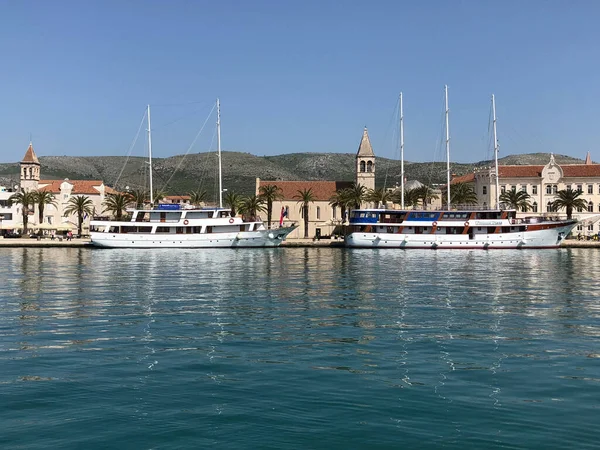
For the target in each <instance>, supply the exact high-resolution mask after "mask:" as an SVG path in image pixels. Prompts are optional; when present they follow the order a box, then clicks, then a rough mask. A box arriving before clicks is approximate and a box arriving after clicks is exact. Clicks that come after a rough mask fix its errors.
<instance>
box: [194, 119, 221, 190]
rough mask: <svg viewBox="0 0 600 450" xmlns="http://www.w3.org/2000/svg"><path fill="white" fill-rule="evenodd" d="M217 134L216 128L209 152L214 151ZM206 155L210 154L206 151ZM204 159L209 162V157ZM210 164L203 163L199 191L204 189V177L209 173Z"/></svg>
mask: <svg viewBox="0 0 600 450" xmlns="http://www.w3.org/2000/svg"><path fill="white" fill-rule="evenodd" d="M216 136H217V129H216V128H215V129H214V131H213V135H212V138H211V140H210V145H209V146H208V149H209V152H212V148H213V144H214V143H215V137H216ZM206 155H208V153H206ZM204 159H206V160H207V162H208V159H209V158H208V157H205V158H204ZM208 166H209V165H208V164H203V165H202V171H201V172H200V178H199V179H198V188H197V189H198V191H200V189H202V186H203V185H204V182H203V180H204V177H205V176H206V174H207V173H208V169H207V167H208Z"/></svg>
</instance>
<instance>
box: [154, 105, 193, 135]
mask: <svg viewBox="0 0 600 450" xmlns="http://www.w3.org/2000/svg"><path fill="white" fill-rule="evenodd" d="M203 109H204V108H201V109H196V110H194V111H193V112H191V113H189V114H186V115H185V116H181V117H179V118H177V119H175V120H172V121H171V122H167V123H165V124H163V125H159V126H158V127H157V126H153V127H152V131H156V130H162V129H163V128H166V127H168V126H170V125H173V124H174V123H177V122H179V121H181V120H183V119H187V118H188V117H191V116H193V115H195V114H196V113H199V112H200V111H202V110H203Z"/></svg>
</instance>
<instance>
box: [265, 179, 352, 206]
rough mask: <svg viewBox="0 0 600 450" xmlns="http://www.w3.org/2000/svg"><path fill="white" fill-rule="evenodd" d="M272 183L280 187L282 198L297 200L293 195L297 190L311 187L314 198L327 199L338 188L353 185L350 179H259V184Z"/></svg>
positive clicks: (296, 193) (318, 199)
mask: <svg viewBox="0 0 600 450" xmlns="http://www.w3.org/2000/svg"><path fill="white" fill-rule="evenodd" d="M268 184H274V185H275V186H277V187H279V188H281V193H282V194H283V199H284V200H293V201H297V199H295V198H294V196H296V195H298V191H302V190H304V189H312V192H313V194H314V197H315V200H317V201H329V199H330V198H331V196H332V195H333V194H335V191H336V190H338V189H346V188H349V187H350V186H352V185H353V183H352V182H351V181H267V180H260V184H259V187H260V186H266V185H268Z"/></svg>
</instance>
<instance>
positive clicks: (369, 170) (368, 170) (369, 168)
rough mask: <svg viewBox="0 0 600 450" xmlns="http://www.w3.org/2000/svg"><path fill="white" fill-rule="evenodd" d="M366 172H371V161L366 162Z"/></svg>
mask: <svg viewBox="0 0 600 450" xmlns="http://www.w3.org/2000/svg"><path fill="white" fill-rule="evenodd" d="M367 172H373V161H367Z"/></svg>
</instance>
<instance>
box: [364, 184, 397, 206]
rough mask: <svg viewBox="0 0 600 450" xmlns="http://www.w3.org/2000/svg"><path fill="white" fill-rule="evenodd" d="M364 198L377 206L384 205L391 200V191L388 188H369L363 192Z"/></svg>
mask: <svg viewBox="0 0 600 450" xmlns="http://www.w3.org/2000/svg"><path fill="white" fill-rule="evenodd" d="M364 198H365V200H366V201H368V202H373V203H375V204H376V205H377V207H378V208H379V207H380V205H381V206H382V207H385V204H386V203H387V202H389V201H391V200H392V193H391V192H390V191H389V190H388V189H383V188H381V189H369V190H367V192H366V194H365V197H364Z"/></svg>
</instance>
